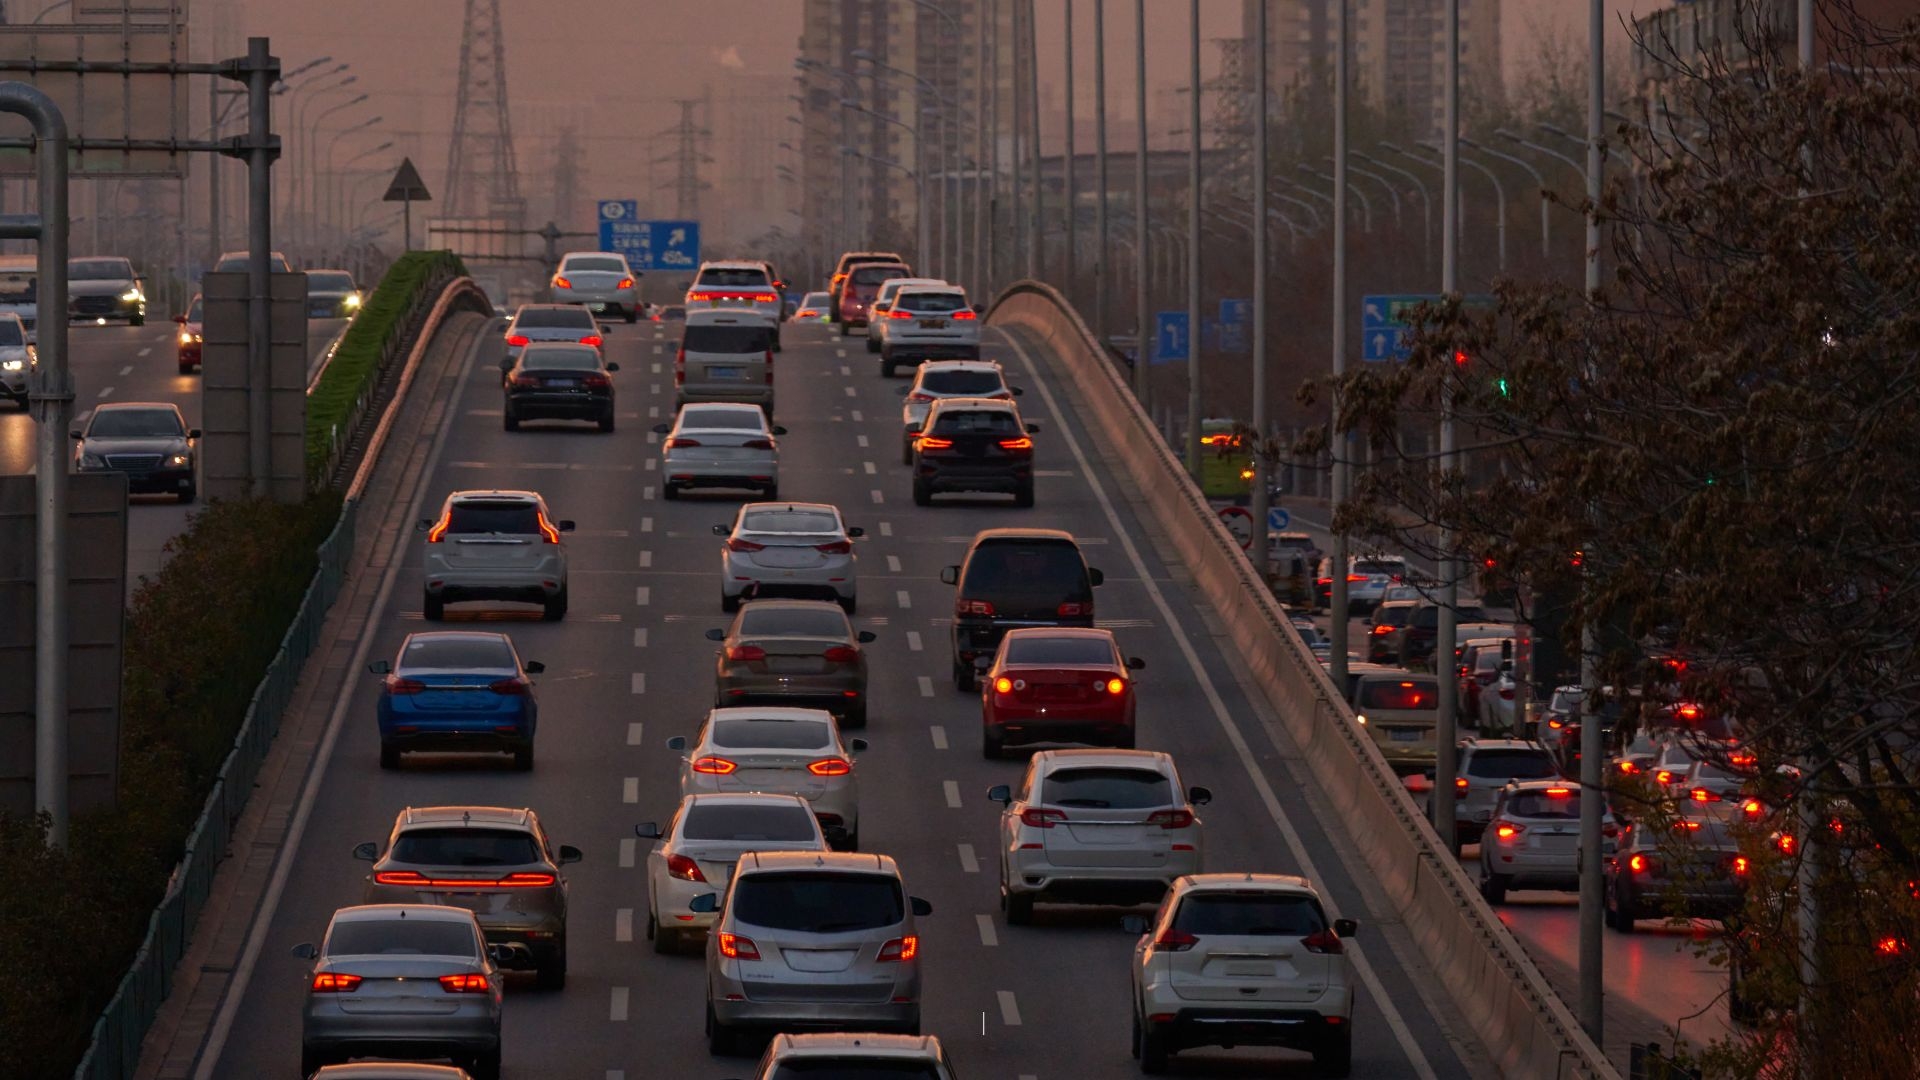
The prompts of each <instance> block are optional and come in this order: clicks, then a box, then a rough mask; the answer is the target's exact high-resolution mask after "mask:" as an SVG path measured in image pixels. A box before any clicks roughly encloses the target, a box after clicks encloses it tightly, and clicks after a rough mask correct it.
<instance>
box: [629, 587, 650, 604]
mask: <svg viewBox="0 0 1920 1080" xmlns="http://www.w3.org/2000/svg"><path fill="white" fill-rule="evenodd" d="M651 599H653V590H652V589H650V588H648V587H647V586H645V585H635V586H634V587H633V602H634V603H636V604H638V605H640V606H641V607H646V606H647V601H649V600H651Z"/></svg>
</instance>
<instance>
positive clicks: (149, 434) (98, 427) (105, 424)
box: [87, 409, 186, 439]
mask: <svg viewBox="0 0 1920 1080" xmlns="http://www.w3.org/2000/svg"><path fill="white" fill-rule="evenodd" d="M184 434H186V432H185V430H183V429H182V428H181V426H180V414H179V413H176V412H174V411H173V410H172V409H100V410H98V411H96V412H95V413H94V414H93V422H92V423H90V424H88V425H87V437H88V438H89V439H98V438H101V437H106V438H110V439H115V438H135V439H137V438H143V437H144V438H164V437H166V436H170V435H171V436H179V435H184Z"/></svg>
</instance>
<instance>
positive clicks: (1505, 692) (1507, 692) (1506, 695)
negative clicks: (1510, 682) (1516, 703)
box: [1499, 686, 1514, 701]
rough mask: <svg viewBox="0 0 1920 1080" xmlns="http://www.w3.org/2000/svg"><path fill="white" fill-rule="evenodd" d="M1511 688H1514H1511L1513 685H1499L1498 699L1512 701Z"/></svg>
mask: <svg viewBox="0 0 1920 1080" xmlns="http://www.w3.org/2000/svg"><path fill="white" fill-rule="evenodd" d="M1513 689H1514V688H1513V687H1511V686H1503V687H1501V688H1500V690H1499V693H1500V700H1501V701H1512V700H1513Z"/></svg>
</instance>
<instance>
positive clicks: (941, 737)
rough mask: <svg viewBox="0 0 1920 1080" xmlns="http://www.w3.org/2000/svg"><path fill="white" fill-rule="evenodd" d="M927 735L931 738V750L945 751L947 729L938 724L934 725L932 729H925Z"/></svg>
mask: <svg viewBox="0 0 1920 1080" xmlns="http://www.w3.org/2000/svg"><path fill="white" fill-rule="evenodd" d="M927 734H929V735H931V736H933V748H934V749H935V750H945V749H946V748H947V729H946V728H944V727H941V726H940V725H939V724H935V725H933V726H932V727H930V728H928V729H927Z"/></svg>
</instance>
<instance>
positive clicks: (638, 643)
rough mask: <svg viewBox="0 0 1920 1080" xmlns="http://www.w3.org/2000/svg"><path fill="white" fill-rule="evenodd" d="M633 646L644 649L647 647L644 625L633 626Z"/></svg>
mask: <svg viewBox="0 0 1920 1080" xmlns="http://www.w3.org/2000/svg"><path fill="white" fill-rule="evenodd" d="M633 647H634V648H636V649H644V648H646V647H647V628H646V627H644V626H636V627H634V628H633Z"/></svg>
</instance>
